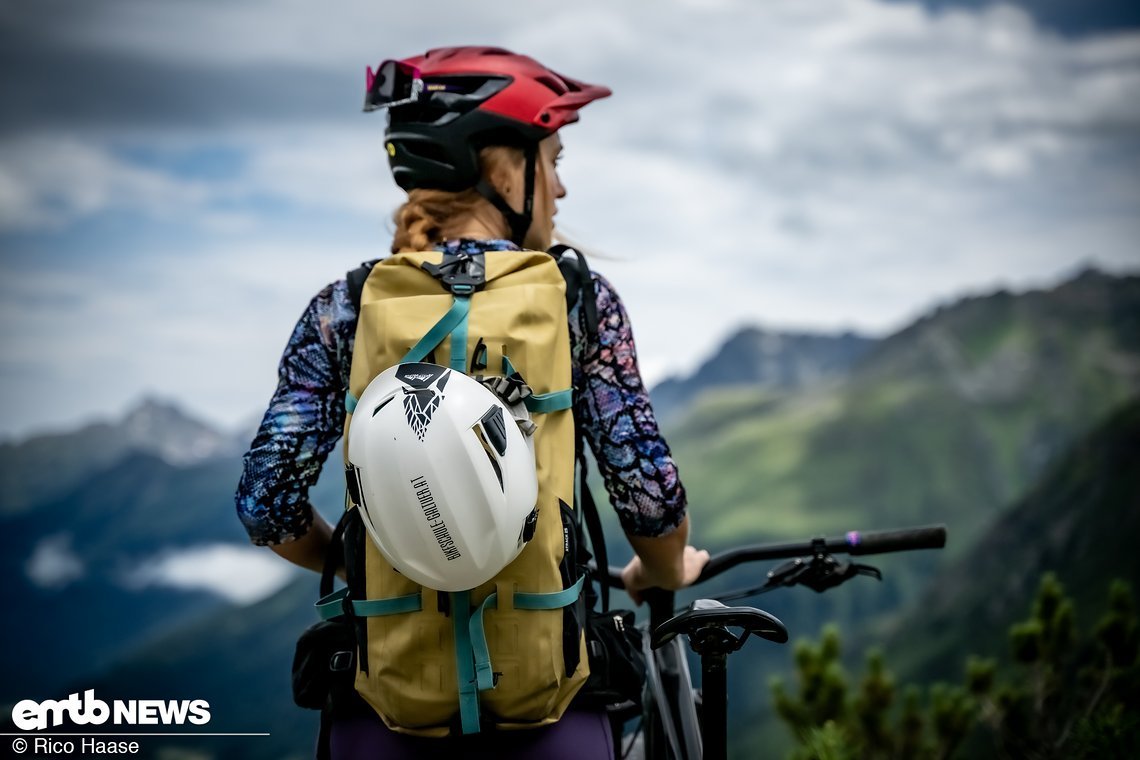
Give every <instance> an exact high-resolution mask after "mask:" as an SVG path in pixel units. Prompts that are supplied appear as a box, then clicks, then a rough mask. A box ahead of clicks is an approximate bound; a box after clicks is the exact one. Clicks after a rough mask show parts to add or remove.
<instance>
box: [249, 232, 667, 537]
mask: <svg viewBox="0 0 1140 760" xmlns="http://www.w3.org/2000/svg"><path fill="white" fill-rule="evenodd" d="M446 247H447V248H448V249H449V250H457V249H458V248H459V247H462V248H463V249H466V250H470V251H471V252H475V251H476V250H478V251H494V250H502V249H504V248H509V247H513V246H512V244H511V243H509V242H506V241H478V242H476V241H452V242H449V243H448V244H446ZM593 278H594V283H595V288H596V292H597V304H598V336H597V340H596V341H595V340H593V339H592V338H591V336H588V335H587V334H586V332H585V330H584V329H583V326H582V321H583V320H582V319H581V315H580V311H581V307H580V306H575V308H574V309H573V310H572V311H571V312H570V320H569V322H570V340H571V348H572V354H573V357H572V358H573V367H574V370H573V373H574V397H575V408H574V413H575V415H576V417H577V419H578V421H579V423H580V425H581V427H582V430H583V433H584V434H585V437H586V440H587V442H588V443H589V446H590V448H591V449H592V450H593V452H594V457H595V459H596V460H597V463H598V469H599V471H600V473H601V475H602V480H603V482H604V483H605V487H606V490H607V491H608V492H609V495H610V501H611V503H612V504H613V506H614V509H615V510H616V511H617V515H618V518H619V520H620V522H621V525H622V528H623V529H624V530H625V532H626V533H628V534H630V535H635V536H662V535H666V534H668V533H670V532H672V531H673V529H675V528H676V527H677V526H678V525H679V524H680V523H681V522H682V520H683V519H684V517H685V513H686V501H685V489H684V487H683V486H682V485H681V481H680V479H679V478H678V475H677V466H676V464H675V463H674V461H673V457H672V455H671V453H670V451H669V447H668V445H666V443H665V440H664V439H663V438H662V437H661V433H660V431H659V430H658V427H657V421H656V419H655V417H654V416H653V409H652V407H651V406H650V402H649V393H648V391H647V390H646V388H645V385H644V383H643V382H642V380H641V373H640V372H639V371H638V367H637V353H636V350H635V348H634V342H633V333H632V330H631V328H630V324H629V318H628V316H627V315H626V312H625V308H624V306H623V305H622V302H621V299H620V298H618V295H617V293H616V292H615V291H614V289H613V287H612V286H611V285H610V283H609V282H608V281H607V280H606V279H605V278H603V277H601V276H600V275H598V274H597V273H594V274H593ZM355 333H356V310H355V308H354V307H353V306H352V303H351V301H350V299H349V296H348V287H347V284H346V283H345V281H344V280H339V281H337V282H335V283H333V284H331V285H329V286H327V287H326V288H324V289H323V290H322V291H321V292H320V293H318V294H317V295H316V297H314V298H313V300H312V302H310V304H309V306H308V308H307V309H306V310H305V312H304V314H302V315H301V319H300V320H299V321H298V322H297V326H296V328H295V329H294V331H293V335H292V336H291V337H290V339H289V343H288V345H287V346H286V348H285V352H284V354H283V355H282V357H281V362H280V365H279V367H278V384H277V390H276V392H275V393H274V394H273V398H272V400H271V401H270V402H269V407H268V409H266V412H265V416H264V418H263V419H262V421H261V426H260V428H259V429H258V432H257V435H256V437H255V438H254V440H253V443H252V444H251V446H250V449H249V451H248V452H247V453H246V455H245V458H244V469H243V472H242V477H241V482H240V483H239V484H238V490H237V495H236V503H237V512H238V516H239V517H240V518H241V521H242V523H243V524H244V525H245V528H246V531H247V532H248V533H249V536H250V539H251V540H252V541H253V543H255V544H259V545H271V544H281V543H285V542H288V541H291V540H294V539H296V538H299V537H300V536H302V535H304V534H305V533H306V532H307V531H308V529H309V526H310V524H311V523H312V520H313V514H312V507H311V506H310V504H309V501H308V492H309V489H310V488H311V487H312V485H313V484H314V483H315V482H316V480H317V476H318V475H319V474H320V471H321V466H322V465H323V464H324V461H325V459H326V458H327V457H328V455H329V453H330V452H331V451H333V449H335V448H336V443H337V440H338V439H339V438H340V435H341V433H342V429H343V424H344V394H345V389H346V388H347V387H348V374H349V369H350V366H351V359H352V343H353V338H354V336H355Z"/></svg>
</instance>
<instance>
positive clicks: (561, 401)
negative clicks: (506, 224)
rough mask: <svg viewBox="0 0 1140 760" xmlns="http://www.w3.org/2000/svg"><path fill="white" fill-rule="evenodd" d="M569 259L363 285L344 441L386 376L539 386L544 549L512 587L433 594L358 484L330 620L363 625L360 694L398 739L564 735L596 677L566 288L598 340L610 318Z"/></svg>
mask: <svg viewBox="0 0 1140 760" xmlns="http://www.w3.org/2000/svg"><path fill="white" fill-rule="evenodd" d="M564 250H565V249H564V248H563V247H559V248H558V249H552V251H551V253H544V252H538V251H489V252H487V253H485V254H483V253H481V254H467V253H458V254H453V253H446V254H445V253H441V252H438V251H432V252H422V253H398V254H395V255H393V256H391V257H389V258H386V259H383V260H381V261H379V262H375V263H374V264H373V265H365V266H364V267H362V268H361V269H358V270H354V272H352V273H350V274H349V290H350V294H351V295H352V296H353V297H354V300H355V295H356V293H357V292H359V305H358V310H357V311H358V321H357V328H356V336H355V342H354V346H353V355H352V366H351V374H350V380H349V389H348V395H347V398H346V400H345V409H346V413H347V414H346V421H345V437H346V439H347V435H348V431H349V429H350V428H351V425H352V412H353V410H354V409H355V405H356V399H357V398H358V397H359V396H360V394H361V393H362V392H363V391H364V389H365V387H366V386H367V385H368V383H369V382H370V381H371V380H372V378H374V377H375V376H376V375H378V374H380V373H381V372H383V371H384V370H386V369H388V368H389V367H391V366H393V365H395V364H399V363H403V362H416V361H428V362H433V363H436V364H441V365H446V366H449V367H450V368H451V369H453V370H456V371H461V372H465V373H468V374H470V375H473V376H476V377H477V378H479V379H482V380H484V381H486V380H487V379H489V378H492V377H495V376H499V377H502V378H506V379H507V380H506V381H503V382H508V383H515V384H516V386H517V384H519V383H525V386H526V387H527V389H528V390H529V394H530V395H529V396H528V397H527V398H526V400H525V403H526V406H527V408H528V409H529V410H530V412H531V414H532V420H533V422H534V423H535V425H536V430H535V432H534V445H535V458H536V464H537V471H538V481H539V495H538V504H537V508H538V521H537V525H536V528H535V533H534V536H533V538H532V539H531V540H530V542H529V543H528V544H527V545H526V547H525V548H524V549H523V551H522V553H521V554H520V555H519V556H518V558H516V559H515V560H514V561H513V562H512V563H511V564H510V565H508V566H507V567H506V568H505V569H504V570H503V571H502V572H500V573H499V575H497V576H496V577H495V578H493V579H492V580H491V581H489V582H488V583H485V584H484V585H482V586H479V587H477V588H473V589H470V590H469V591H463V592H457V593H445V592H439V591H436V590H434V589H430V588H425V587H421V586H419V585H418V584H416V583H415V582H413V581H411V580H410V579H408V578H406V577H404V576H403V575H401V574H400V573H399V572H397V571H396V570H394V569H393V568H392V567H391V566H390V565H389V564H388V563H387V562H386V561H385V559H384V557H383V556H382V555H381V554H380V552H379V551H378V550H377V548H376V547H375V546H374V545H373V543H372V541H371V540H370V539H369V538H368V537H367V534H366V532H365V531H364V529H363V526H362V524H361V522H360V520H359V519H353V518H354V517H355V515H354V512H355V510H356V506H357V503H358V502H359V497H358V496H354V494H353V488H352V479H351V478H350V479H349V480H350V484H349V494H348V499H347V500H346V502H347V503H346V510H347V514H346V520H345V526H346V527H345V528H344V530H345V534H344V551H345V566H346V571H347V581H348V584H347V587H346V588H344V589H342V590H340V591H338V592H336V593H335V594H332V595H330V596H328V597H325V598H323V599H322V600H321V601H320V602H319V603H318V605H317V606H318V610H319V612H320V614H321V616H322V617H323V618H325V619H332V618H337V617H339V616H342V615H344V616H347V617H348V618H349V619H351V620H352V623H353V626H354V628H355V633H356V641H357V652H356V680H355V686H356V691H357V693H358V694H359V695H360V697H361V698H363V700H364V701H365V702H367V703H368V704H369V705H371V707H372V708H373V709H374V710H375V711H376V713H377V714H378V715H379V716H380V717H381V719H382V720H383V721H384V723H385V724H386V725H387V726H388V727H389V728H391V729H393V730H395V731H398V732H401V733H406V734H415V735H423V736H445V735H448V734H458V733H464V734H469V733H475V732H478V731H480V730H483V729H485V728H491V727H493V728H495V729H518V728H527V727H532V726H541V725H546V724H550V723H553V722H555V721H557V720H558V719H559V718H561V716H562V714H563V713H564V712H565V711H566V709H567V707H568V706H569V704H570V702H571V700H572V699H573V698H574V696H575V695H576V694H577V692H578V691H579V689H580V688H581V686H582V684H583V683H584V682H585V680H586V678H587V676H588V675H589V663H588V658H587V656H586V643H585V638H584V630H583V629H584V621H585V603H584V601H583V593H582V591H583V585H584V583H585V580H586V579H585V568H584V567H582V566H581V564H580V562H581V557H582V554H581V552H580V547H579V543H580V539H579V534H580V528H579V525H580V520H579V517H578V515H577V514H575V439H576V434H575V427H574V419H573V411H572V391H571V356H570V338H569V327H568V324H567V309H568V298H567V292H568V289H569V290H570V295H571V298H570V299H569V300H570V301H571V302H573V301H574V300H576V298H577V296H578V293H577V292H575V290H580V291H581V292H582V293H586V292H588V293H589V297H588V298H584V299H583V311H584V312H585V314H584V316H585V318H586V320H587V323H589V322H590V320H593V322H594V324H593V325H592V327H594V328H595V329H596V315H595V314H594V304H593V289H592V283H591V282H590V279H589V272H588V270H587V269H586V268H585V260H584V259H582V258H581V257H580V256H579V258H578V262H577V263H578V266H577V268H575V267H574V266H573V265H569V266H568V264H569V261H570V260H569V259H563V258H561V254H562V253H563V251H564ZM552 254H554V255H552ZM361 279H363V284H361V282H360V281H361ZM568 283H569V285H568ZM585 286H589V287H590V289H589V291H586V290H585V289H584V288H585ZM524 393H526V391H524Z"/></svg>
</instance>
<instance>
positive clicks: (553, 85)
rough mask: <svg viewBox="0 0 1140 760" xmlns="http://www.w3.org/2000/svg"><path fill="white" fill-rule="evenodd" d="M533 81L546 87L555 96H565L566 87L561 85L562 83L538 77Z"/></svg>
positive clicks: (551, 78) (547, 77)
mask: <svg viewBox="0 0 1140 760" xmlns="http://www.w3.org/2000/svg"><path fill="white" fill-rule="evenodd" d="M534 81H536V82H538V83H539V84H541V85H543V86H544V87H546V89H548V90H550V91H551V92H553V93H554V94H555V95H565V94H566V85H564V84H562V82H559V81H558V80H557V79H555V78H554V77H550V76H538V77H535V78H534Z"/></svg>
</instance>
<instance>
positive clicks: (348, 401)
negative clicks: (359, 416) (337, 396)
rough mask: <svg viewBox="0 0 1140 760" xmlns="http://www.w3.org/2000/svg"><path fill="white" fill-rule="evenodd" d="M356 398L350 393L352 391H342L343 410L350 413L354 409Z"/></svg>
mask: <svg viewBox="0 0 1140 760" xmlns="http://www.w3.org/2000/svg"><path fill="white" fill-rule="evenodd" d="M356 404H357V399H356V396H353V395H352V391H345V392H344V411H346V412H348V413H349V414H352V413H353V412H355V411H356Z"/></svg>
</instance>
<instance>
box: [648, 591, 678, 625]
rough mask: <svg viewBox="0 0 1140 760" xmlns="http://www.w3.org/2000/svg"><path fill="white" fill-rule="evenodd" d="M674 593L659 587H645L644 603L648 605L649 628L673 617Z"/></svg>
mask: <svg viewBox="0 0 1140 760" xmlns="http://www.w3.org/2000/svg"><path fill="white" fill-rule="evenodd" d="M675 596H676V595H675V594H674V592H672V591H666V590H665V589H660V588H647V589H645V591H644V593H643V598H644V599H645V603H646V604H648V605H649V630H651V631H653V630H655V629H656V628H657V626H659V625H661V624H662V623H664V622H665V621H666V620H668V619H669V618H671V617H673V604H674V598H675Z"/></svg>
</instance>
